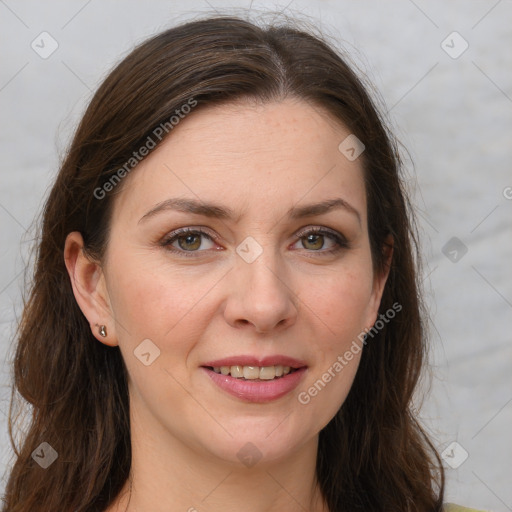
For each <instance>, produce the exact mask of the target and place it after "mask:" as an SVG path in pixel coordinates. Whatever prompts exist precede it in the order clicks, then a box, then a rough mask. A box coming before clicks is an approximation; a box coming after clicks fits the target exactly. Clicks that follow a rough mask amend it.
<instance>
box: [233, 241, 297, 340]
mask: <svg viewBox="0 0 512 512" xmlns="http://www.w3.org/2000/svg"><path fill="white" fill-rule="evenodd" d="M236 252H237V256H236V261H235V264H234V269H233V270H234V272H233V279H234V287H233V290H232V293H231V294H230V298H229V301H228V305H229V307H228V308H227V315H228V320H229V321H230V322H232V323H237V322H238V323H240V322H243V323H251V324H253V325H254V326H255V328H256V329H257V330H261V331H264V330H270V329H272V328H273V327H275V326H276V325H278V324H284V323H287V324H289V323H290V322H292V321H294V319H295V316H296V314H297V307H296V301H295V295H294V293H293V291H292V290H291V286H290V285H289V284H287V283H286V270H285V266H284V264H283V262H282V261H281V259H280V255H279V251H278V250H276V249H275V247H274V246H273V244H272V242H271V238H270V237H268V238H267V239H266V240H262V243H260V242H258V241H256V240H255V239H254V238H253V237H247V238H246V239H245V240H244V241H243V242H242V243H240V244H239V246H238V247H237V249H236Z"/></svg>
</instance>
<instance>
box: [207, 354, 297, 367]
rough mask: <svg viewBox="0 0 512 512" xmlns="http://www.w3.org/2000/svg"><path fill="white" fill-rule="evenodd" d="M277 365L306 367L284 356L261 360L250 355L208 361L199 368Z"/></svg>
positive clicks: (268, 357) (267, 357)
mask: <svg viewBox="0 0 512 512" xmlns="http://www.w3.org/2000/svg"><path fill="white" fill-rule="evenodd" d="M278 364H280V365H282V366H290V367H291V368H297V369H298V368H303V367H304V366H307V364H306V363H305V362H304V361H300V360H299V359H295V358H293V357H289V356H284V355H275V356H266V357H262V358H258V357H255V356H250V355H241V356H231V357H226V358H224V359H216V360H215V361H208V362H207V363H204V364H202V365H201V366H203V367H204V366H212V367H213V366H235V365H240V366H277V365H278Z"/></svg>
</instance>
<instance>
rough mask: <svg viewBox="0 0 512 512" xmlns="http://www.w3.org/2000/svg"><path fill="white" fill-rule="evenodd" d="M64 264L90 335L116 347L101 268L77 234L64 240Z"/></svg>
mask: <svg viewBox="0 0 512 512" xmlns="http://www.w3.org/2000/svg"><path fill="white" fill-rule="evenodd" d="M64 261H65V263H66V268H67V271H68V274H69V278H70V280H71V285H72V287H73V294H74V295H75V299H76V302H77V303H78V306H79V307H80V309H81V310H82V313H83V314H84V315H85V317H86V318H87V320H88V321H89V325H90V326H91V331H92V333H93V335H94V336H95V338H96V339H97V340H99V341H101V342H102V343H104V344H105V345H109V346H111V347H113V346H116V345H118V343H117V337H116V335H115V322H114V319H113V315H112V308H111V305H110V300H109V296H108V291H107V287H106V283H105V276H104V273H103V269H102V267H101V266H100V264H99V263H98V262H96V261H93V260H92V259H90V258H89V257H88V256H87V255H86V254H85V251H84V241H83V238H82V235H81V234H80V233H79V232H78V231H73V232H72V233H69V235H68V236H67V237H66V243H65V246H64ZM101 325H104V326H105V327H106V332H107V335H106V336H102V335H101V334H100V326H101Z"/></svg>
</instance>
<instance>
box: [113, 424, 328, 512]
mask: <svg viewBox="0 0 512 512" xmlns="http://www.w3.org/2000/svg"><path fill="white" fill-rule="evenodd" d="M142 423H144V422H140V423H138V422H137V421H135V419H134V418H133V417H132V424H131V437H132V439H131V444H132V469H131V472H130V477H129V479H128V481H127V482H126V483H125V485H124V487H123V489H122V491H121V492H120V493H119V495H118V497H117V498H116V500H115V502H114V503H113V504H112V505H111V506H110V507H109V508H108V509H107V511H106V512H146V511H151V512H173V511H187V512H198V511H208V512H221V511H222V512H224V511H225V510H226V509H229V510H237V509H239V510H244V511H246V512H274V511H279V512H295V511H296V510H308V511H310V512H328V508H327V506H326V505H325V503H324V501H323V498H322V496H321V492H320V489H319V486H318V482H317V480H316V475H315V466H316V455H317V450H318V436H316V437H314V438H313V439H311V440H310V441H308V442H306V443H305V444H304V445H302V446H301V447H299V448H298V449H297V450H296V451H295V452H294V453H292V454H289V455H288V456H287V457H286V459H282V460H273V461H265V460H264V459H261V460H260V461H259V462H257V463H256V464H255V465H254V466H252V467H245V466H244V465H243V464H235V463H233V462H227V461H223V460H221V459H219V458H218V457H215V456H214V455H213V454H211V453H208V452H207V451H203V450H201V449H193V448H191V447H190V446H189V445H187V444H186V443H184V442H183V441H181V440H179V439H177V438H176V436H172V435H171V434H170V433H169V432H168V431H162V430H161V429H160V431H158V430H159V428H158V427H156V428H154V429H151V430H152V431H151V433H150V432H148V429H147V427H148V425H147V423H145V424H144V427H145V428H144V429H142V428H141V427H142ZM156 440H158V442H156ZM163 441H164V442H163Z"/></svg>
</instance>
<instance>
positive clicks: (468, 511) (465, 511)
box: [443, 503, 482, 512]
mask: <svg viewBox="0 0 512 512" xmlns="http://www.w3.org/2000/svg"><path fill="white" fill-rule="evenodd" d="M443 512H482V511H479V510H477V509H476V508H467V507H461V506H460V505H455V504H454V503H447V504H446V505H445V506H444V507H443Z"/></svg>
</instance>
